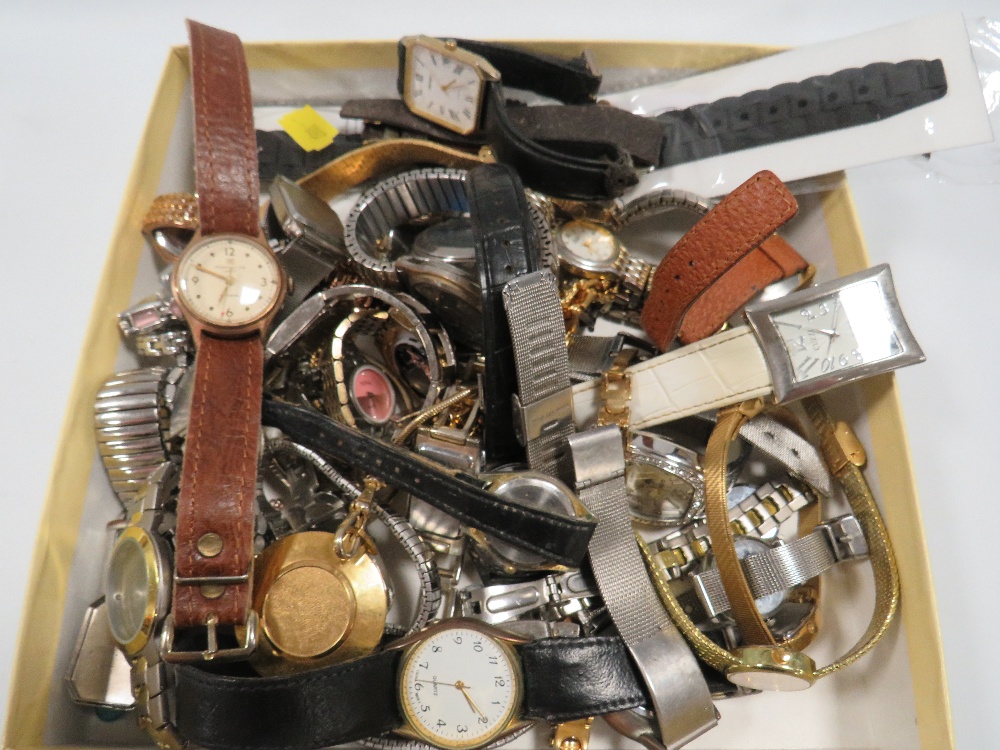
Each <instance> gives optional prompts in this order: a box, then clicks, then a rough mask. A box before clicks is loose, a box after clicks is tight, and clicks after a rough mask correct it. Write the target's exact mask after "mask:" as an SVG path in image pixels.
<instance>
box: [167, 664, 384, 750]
mask: <svg viewBox="0 0 1000 750" xmlns="http://www.w3.org/2000/svg"><path fill="white" fill-rule="evenodd" d="M401 654H402V652H400V651H383V652H380V653H377V654H373V655H372V656H368V657H365V658H364V659H358V660H356V661H352V662H348V663H346V664H338V665H336V666H332V667H325V668H323V669H317V670H314V671H311V672H306V673H304V674H300V675H295V676H290V677H233V676H228V675H220V674H213V673H211V672H206V671H203V670H201V669H198V668H196V667H189V666H181V667H178V668H177V687H176V689H175V695H176V702H177V729H178V730H179V731H180V733H181V735H182V736H183V737H184V738H185V739H186V740H187V741H188V742H189V743H191V744H192V745H194V746H197V747H207V748H218V749H219V750H279V749H284V748H296V750H312V748H321V747H329V746H330V745H339V744H341V743H343V742H351V741H353V740H358V739H361V738H362V737H370V736H373V735H378V734H383V733H384V732H388V731H389V730H390V729H395V728H397V727H399V726H400V725H401V724H402V723H403V718H402V716H400V713H399V709H398V708H397V700H396V673H397V671H398V667H399V659H400V656H401Z"/></svg>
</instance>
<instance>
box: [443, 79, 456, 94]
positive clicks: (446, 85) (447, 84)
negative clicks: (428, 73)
mask: <svg viewBox="0 0 1000 750" xmlns="http://www.w3.org/2000/svg"><path fill="white" fill-rule="evenodd" d="M456 83H458V79H457V78H456V79H455V80H453V81H450V82H448V83H446V84H445V85H444V86H442V87H441V90H442V91H447V90H448V89H450V88H451V87H452V86H454V85H455V84H456Z"/></svg>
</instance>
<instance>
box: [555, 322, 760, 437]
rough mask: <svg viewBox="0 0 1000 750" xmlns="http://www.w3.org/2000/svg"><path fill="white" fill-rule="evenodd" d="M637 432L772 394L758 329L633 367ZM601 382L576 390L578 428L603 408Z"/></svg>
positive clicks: (633, 421) (721, 335)
mask: <svg viewBox="0 0 1000 750" xmlns="http://www.w3.org/2000/svg"><path fill="white" fill-rule="evenodd" d="M626 372H627V373H628V374H629V375H631V376H632V400H631V402H630V403H629V408H630V409H631V417H630V420H629V426H630V427H631V428H632V429H633V430H640V429H643V428H645V427H652V426H654V425H658V424H661V423H663V422H668V421H670V420H672V419H680V418H681V417H686V416H690V415H691V414H698V413H699V412H703V411H708V410H709V409H717V408H719V407H720V406H727V405H729V404H735V403H739V402H740V401H745V400H747V399H751V398H757V397H759V396H767V395H768V394H770V393H771V391H772V385H771V373H770V371H769V370H768V368H767V363H766V362H765V360H764V355H763V353H762V352H761V348H760V345H759V344H758V343H757V338H756V337H755V336H754V334H753V331H751V330H750V329H749V328H747V327H743V326H741V327H739V328H733V329H730V330H728V331H723V332H722V333H717V334H715V335H714V336H709V337H708V338H706V339H702V340H701V341H699V342H697V343H695V344H690V345H688V346H685V347H681V348H680V349H675V350H673V351H670V352H667V353H666V354H661V355H660V356H658V357H653V358H652V359H648V360H646V361H645V362H640V363H639V364H637V365H633V366H632V367H629V368H628V369H627V370H626ZM599 386H600V380H596V379H595V380H587V381H585V382H583V383H578V384H576V385H575V386H573V415H574V419H575V420H576V425H577V428H578V429H583V428H585V427H587V426H588V425H591V424H593V422H594V420H595V419H596V417H597V411H598V409H600V406H601V403H600V396H599Z"/></svg>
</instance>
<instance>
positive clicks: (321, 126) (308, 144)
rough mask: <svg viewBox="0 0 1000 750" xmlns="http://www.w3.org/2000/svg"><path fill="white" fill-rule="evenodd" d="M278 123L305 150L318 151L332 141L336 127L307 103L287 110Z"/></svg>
mask: <svg viewBox="0 0 1000 750" xmlns="http://www.w3.org/2000/svg"><path fill="white" fill-rule="evenodd" d="M278 124H279V125H281V127H283V128H284V129H285V132H286V133H288V135H290V136H292V140H294V141H295V142H296V143H297V144H299V145H300V146H302V148H303V149H305V150H306V151H319V150H320V149H324V148H326V147H327V146H329V145H330V144H331V143H333V137H334V136H335V135H337V129H336V128H335V127H333V125H331V124H330V123H328V122H327V121H326V120H324V119H323V116H322V115H321V114H320V113H319V112H317V111H316V110H315V109H313V108H312V107H310V106H309V105H308V104H307V105H306V106H304V107H302V108H301V109H296V110H295V111H293V112H289V113H288V114H287V115H285V116H284V117H282V118H281V119H280V120H278Z"/></svg>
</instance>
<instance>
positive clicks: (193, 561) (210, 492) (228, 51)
mask: <svg viewBox="0 0 1000 750" xmlns="http://www.w3.org/2000/svg"><path fill="white" fill-rule="evenodd" d="M188 27H189V31H190V37H191V83H192V90H193V96H194V123H195V128H194V130H195V138H194V141H195V148H194V154H195V178H196V183H197V188H198V190H197V192H198V204H199V216H200V229H199V232H198V234H197V235H196V236H195V238H194V239H193V240H192V241H191V244H189V245H188V247H187V249H186V250H185V251H184V254H183V255H182V256H181V257H180V258H179V259H178V261H177V266H176V268H175V270H174V276H173V291H174V296H175V298H176V299H177V302H178V304H179V305H180V306H181V309H182V310H183V312H184V316H185V318H186V319H187V321H188V323H189V325H190V326H191V329H192V332H193V334H194V338H195V341H196V345H197V357H196V373H195V382H194V395H193V398H192V402H191V415H190V420H189V424H188V430H187V437H186V440H185V446H184V461H183V466H182V473H181V480H180V496H179V500H178V510H177V512H178V521H177V536H176V539H175V547H176V549H175V566H176V568H175V574H174V595H173V608H172V611H171V615H170V619H169V620H168V621H167V623H166V642H168V643H170V644H171V647H170V648H167V649H166V650H165V653H164V658H166V659H168V660H174V661H181V660H195V661H200V660H202V659H208V658H215V659H220V658H245V657H246V656H247V655H248V654H249V652H251V651H252V650H253V646H254V639H255V637H256V632H255V630H256V627H255V618H254V617H253V616H252V614H251V609H250V600H251V585H252V584H251V570H250V567H251V562H252V559H253V541H254V503H255V498H256V480H257V445H258V432H259V429H260V402H261V393H262V385H263V362H264V348H263V341H262V337H263V333H264V332H265V331H266V330H267V328H268V325H269V324H270V321H271V320H272V319H273V317H274V315H275V314H276V313H277V311H278V310H279V309H280V307H281V304H282V301H283V299H284V296H285V291H286V278H285V275H284V272H283V271H282V268H281V265H280V264H279V263H278V261H277V259H276V258H275V256H274V253H273V252H272V251H271V249H270V248H269V247H268V245H267V242H266V241H265V240H264V237H263V235H262V233H261V231H260V228H259V226H258V216H259V184H258V180H257V144H256V139H255V135H254V127H253V110H252V100H251V94H250V82H249V73H248V70H247V66H246V60H245V58H244V55H243V45H242V44H241V43H240V40H239V37H237V36H235V35H234V34H230V33H228V32H224V31H220V30H218V29H213V28H211V27H209V26H205V25H203V24H200V23H197V22H194V21H189V23H188ZM220 628H226V629H227V630H231V629H234V628H241V629H243V631H242V632H244V633H245V635H244V636H243V637H242V638H241V639H240V644H239V645H238V646H235V647H232V648H220V647H219V645H218V639H217V635H218V631H219V629H220ZM182 630H183V631H190V634H191V635H192V636H194V637H195V639H196V640H197V639H198V638H199V636H200V646H198V647H194V648H193V649H192V650H182V649H181V646H180V643H181V639H179V638H177V639H175V638H174V632H175V631H177V633H178V634H179V633H180V631H182Z"/></svg>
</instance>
